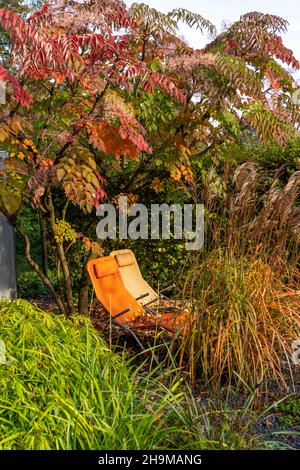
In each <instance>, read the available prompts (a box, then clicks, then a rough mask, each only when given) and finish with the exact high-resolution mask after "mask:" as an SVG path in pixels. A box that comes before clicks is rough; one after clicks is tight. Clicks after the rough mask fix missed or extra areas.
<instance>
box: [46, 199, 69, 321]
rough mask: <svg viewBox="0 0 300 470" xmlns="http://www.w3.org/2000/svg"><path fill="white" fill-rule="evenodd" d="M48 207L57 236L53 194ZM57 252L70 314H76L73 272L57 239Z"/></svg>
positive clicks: (53, 232)
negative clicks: (72, 280) (71, 272)
mask: <svg viewBox="0 0 300 470" xmlns="http://www.w3.org/2000/svg"><path fill="white" fill-rule="evenodd" d="M47 206H48V209H49V222H50V227H51V231H52V234H53V237H54V238H55V237H56V221H55V211H54V206H53V203H52V198H51V195H49V197H48V204H47ZM55 243H56V249H57V254H58V257H59V260H60V264H61V268H62V272H63V275H64V288H65V297H66V304H67V307H68V314H69V315H74V314H75V306H74V300H73V290H72V282H71V274H70V269H69V265H68V261H67V258H66V255H65V250H64V245H63V243H61V242H58V241H57V240H56V241H55Z"/></svg>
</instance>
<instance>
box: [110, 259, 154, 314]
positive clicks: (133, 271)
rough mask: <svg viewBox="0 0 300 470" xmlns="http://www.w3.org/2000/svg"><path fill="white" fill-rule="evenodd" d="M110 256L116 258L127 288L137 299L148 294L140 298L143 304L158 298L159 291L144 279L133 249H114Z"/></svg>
mask: <svg viewBox="0 0 300 470" xmlns="http://www.w3.org/2000/svg"><path fill="white" fill-rule="evenodd" d="M110 256H113V257H114V259H115V260H116V262H117V264H118V267H119V270H120V273H121V277H122V280H123V283H124V286H125V288H126V289H127V290H128V292H129V293H130V294H131V295H132V296H133V297H134V298H135V299H137V298H138V297H140V296H142V295H145V294H148V295H147V297H144V298H143V299H141V300H139V302H140V303H141V304H142V305H145V304H147V303H148V302H150V301H152V300H154V299H156V298H158V295H157V293H156V292H155V291H154V290H153V289H152V287H150V286H149V284H148V283H147V282H146V281H145V279H143V277H142V274H141V271H140V268H139V265H138V263H137V260H136V257H135V255H134V253H133V252H132V251H131V250H119V251H112V252H111V253H110Z"/></svg>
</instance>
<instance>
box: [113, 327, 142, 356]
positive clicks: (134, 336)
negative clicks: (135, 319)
mask: <svg viewBox="0 0 300 470" xmlns="http://www.w3.org/2000/svg"><path fill="white" fill-rule="evenodd" d="M112 323H114V324H115V325H117V326H118V327H120V328H121V329H122V330H124V331H127V332H128V333H130V334H131V336H132V337H133V338H134V339H135V340H136V342H137V344H138V345H139V347H140V348H141V350H142V351H145V348H144V346H143V345H142V343H141V342H140V340H139V339H138V337H137V335H136V334H135V333H134V331H132V329H131V328H129V327H128V326H125V325H122V323H119V322H118V321H116V320H114V319H112Z"/></svg>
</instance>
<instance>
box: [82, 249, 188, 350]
mask: <svg viewBox="0 0 300 470" xmlns="http://www.w3.org/2000/svg"><path fill="white" fill-rule="evenodd" d="M87 269H88V272H89V275H90V278H91V281H92V283H93V286H94V289H95V293H96V296H97V299H98V300H99V302H100V303H101V304H102V305H103V306H104V308H105V309H106V310H107V312H108V313H109V314H110V315H111V321H112V323H113V324H115V325H117V326H119V327H120V328H122V329H123V330H125V331H127V332H128V333H130V334H131V335H132V336H133V337H134V338H135V340H136V341H137V342H138V344H139V345H140V346H141V348H142V349H144V348H143V346H142V344H141V343H140V341H139V339H138V338H137V336H136V334H135V333H134V331H133V330H140V329H149V328H159V327H161V328H164V329H166V330H168V331H171V332H174V333H175V332H178V331H181V330H183V328H184V323H185V316H186V314H185V313H184V312H181V313H179V315H174V313H163V314H155V313H149V311H147V310H145V309H144V308H143V306H142V305H141V304H140V303H139V302H138V300H139V299H141V298H146V297H147V295H148V294H147V293H143V294H141V295H139V296H137V297H136V298H135V297H134V296H133V295H132V294H131V293H129V292H128V290H127V289H126V288H125V286H124V283H123V280H122V277H121V274H120V270H119V267H118V264H117V262H116V260H115V258H114V257H113V256H106V257H104V258H99V259H96V260H91V261H89V263H88V266H87Z"/></svg>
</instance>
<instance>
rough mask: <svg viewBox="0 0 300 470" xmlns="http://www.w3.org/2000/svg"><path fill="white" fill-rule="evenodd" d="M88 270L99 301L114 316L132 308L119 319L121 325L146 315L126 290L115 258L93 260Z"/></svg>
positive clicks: (107, 257)
mask: <svg viewBox="0 0 300 470" xmlns="http://www.w3.org/2000/svg"><path fill="white" fill-rule="evenodd" d="M87 269H88V273H89V275H90V278H91V281H92V283H93V286H94V288H95V293H96V296H97V299H98V300H99V302H101V304H102V305H103V306H104V307H105V309H106V310H107V311H108V312H109V313H110V314H111V315H112V316H115V315H117V314H118V313H120V312H122V311H124V310H126V309H127V308H130V311H129V312H128V313H126V314H124V315H122V316H120V317H118V322H119V323H122V324H126V323H128V322H132V321H134V320H135V318H137V317H139V316H141V315H143V314H144V313H145V312H144V309H143V308H142V307H141V305H140V304H139V303H138V302H137V301H136V300H135V298H134V297H133V296H132V295H131V294H130V293H129V292H128V291H127V290H126V288H125V286H124V283H123V281H122V278H121V275H120V271H119V268H118V265H117V262H116V260H115V259H114V257H113V256H106V257H103V258H99V259H96V260H91V261H89V263H88V265H87Z"/></svg>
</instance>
